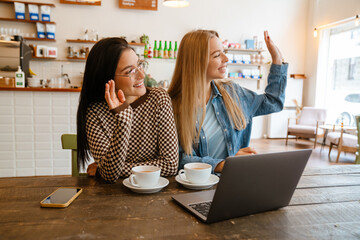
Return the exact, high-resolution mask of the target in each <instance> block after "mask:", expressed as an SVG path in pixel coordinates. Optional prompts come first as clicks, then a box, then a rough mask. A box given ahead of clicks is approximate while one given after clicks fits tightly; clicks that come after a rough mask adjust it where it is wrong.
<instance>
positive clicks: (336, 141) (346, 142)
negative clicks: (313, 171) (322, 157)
mask: <svg viewBox="0 0 360 240" xmlns="http://www.w3.org/2000/svg"><path fill="white" fill-rule="evenodd" d="M355 120H356V127H357V135H352V134H348V133H344V129H343V128H341V131H340V132H334V131H333V132H331V133H328V135H327V139H328V140H329V141H330V147H329V157H330V153H331V150H332V148H333V146H337V149H338V154H337V157H336V163H338V162H339V158H340V154H341V152H351V153H355V154H356V158H355V164H360V115H358V116H356V117H355Z"/></svg>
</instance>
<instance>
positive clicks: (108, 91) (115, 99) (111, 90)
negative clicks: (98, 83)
mask: <svg viewBox="0 0 360 240" xmlns="http://www.w3.org/2000/svg"><path fill="white" fill-rule="evenodd" d="M105 100H106V102H107V104H108V106H109V109H110V110H112V109H114V108H117V107H119V106H121V105H122V104H123V103H124V102H125V100H126V99H125V95H124V93H123V91H122V90H121V89H119V91H118V92H117V95H116V93H115V82H114V80H110V81H108V82H107V83H106V84H105Z"/></svg>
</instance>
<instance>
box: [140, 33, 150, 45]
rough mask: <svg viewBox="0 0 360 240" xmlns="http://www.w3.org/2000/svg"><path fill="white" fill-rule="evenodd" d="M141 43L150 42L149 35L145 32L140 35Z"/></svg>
mask: <svg viewBox="0 0 360 240" xmlns="http://www.w3.org/2000/svg"><path fill="white" fill-rule="evenodd" d="M140 42H141V43H148V42H149V36H148V35H145V33H144V34H143V35H142V36H141V37H140Z"/></svg>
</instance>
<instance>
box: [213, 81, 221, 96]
mask: <svg viewBox="0 0 360 240" xmlns="http://www.w3.org/2000/svg"><path fill="white" fill-rule="evenodd" d="M211 88H212V91H213V97H214V98H215V97H217V96H221V97H222V95H221V93H220V91H219V89H218V88H217V87H216V84H215V82H214V80H212V81H211Z"/></svg>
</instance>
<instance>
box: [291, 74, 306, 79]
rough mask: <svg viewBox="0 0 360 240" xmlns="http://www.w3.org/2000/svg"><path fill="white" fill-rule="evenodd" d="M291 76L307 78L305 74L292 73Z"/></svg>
mask: <svg viewBox="0 0 360 240" xmlns="http://www.w3.org/2000/svg"><path fill="white" fill-rule="evenodd" d="M290 77H291V78H294V79H306V76H305V74H290Z"/></svg>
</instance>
